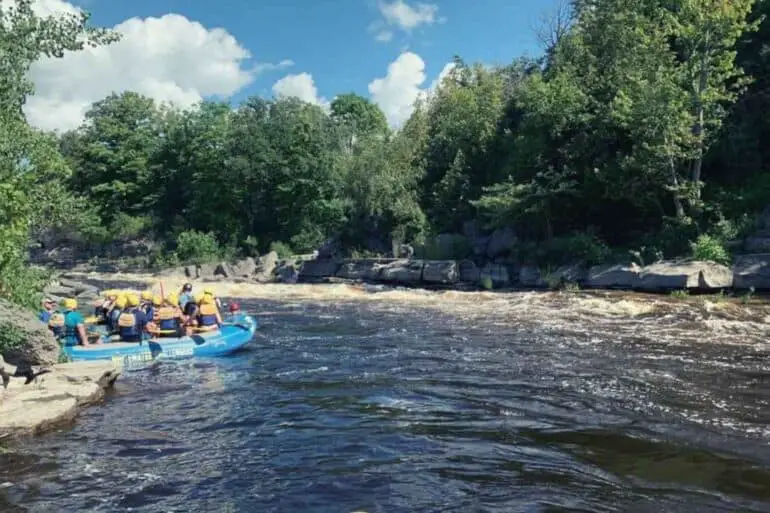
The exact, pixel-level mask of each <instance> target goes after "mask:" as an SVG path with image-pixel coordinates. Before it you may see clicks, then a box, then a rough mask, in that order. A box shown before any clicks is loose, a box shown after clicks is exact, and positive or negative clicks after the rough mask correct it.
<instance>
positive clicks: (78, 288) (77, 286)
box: [59, 278, 99, 296]
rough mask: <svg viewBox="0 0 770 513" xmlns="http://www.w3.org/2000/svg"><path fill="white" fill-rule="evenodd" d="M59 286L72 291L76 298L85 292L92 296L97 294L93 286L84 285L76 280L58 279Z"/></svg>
mask: <svg viewBox="0 0 770 513" xmlns="http://www.w3.org/2000/svg"><path fill="white" fill-rule="evenodd" d="M59 285H60V286H62V287H67V288H70V289H72V290H73V291H74V292H73V293H74V294H75V295H76V296H79V295H81V294H83V293H85V292H91V293H93V294H98V293H99V289H98V288H96V287H94V286H93V285H87V284H85V283H82V282H79V281H76V280H71V279H67V278H59Z"/></svg>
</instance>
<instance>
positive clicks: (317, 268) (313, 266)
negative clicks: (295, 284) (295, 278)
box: [299, 260, 340, 279]
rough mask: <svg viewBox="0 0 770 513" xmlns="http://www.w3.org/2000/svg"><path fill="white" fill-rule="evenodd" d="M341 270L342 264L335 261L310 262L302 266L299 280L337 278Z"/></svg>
mask: <svg viewBox="0 0 770 513" xmlns="http://www.w3.org/2000/svg"><path fill="white" fill-rule="evenodd" d="M339 268H340V264H339V263H337V262H335V261H334V260H320V261H319V260H309V261H307V262H305V263H304V264H303V265H302V269H301V270H300V271H299V278H300V279H305V278H310V279H316V278H327V277H330V276H335V275H336V274H337V271H338V270H339Z"/></svg>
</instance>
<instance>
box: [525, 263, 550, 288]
mask: <svg viewBox="0 0 770 513" xmlns="http://www.w3.org/2000/svg"><path fill="white" fill-rule="evenodd" d="M519 285H521V286H522V287H534V288H545V287H547V286H548V282H546V280H545V279H544V278H543V275H542V273H541V272H540V269H539V268H538V267H536V266H534V265H525V266H522V267H521V269H519Z"/></svg>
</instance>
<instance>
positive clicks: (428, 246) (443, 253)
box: [414, 233, 471, 260]
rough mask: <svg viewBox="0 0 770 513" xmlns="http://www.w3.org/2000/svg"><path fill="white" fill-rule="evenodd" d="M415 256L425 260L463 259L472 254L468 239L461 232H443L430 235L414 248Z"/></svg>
mask: <svg viewBox="0 0 770 513" xmlns="http://www.w3.org/2000/svg"><path fill="white" fill-rule="evenodd" d="M414 251H415V256H416V257H417V258H422V259H425V260H463V259H465V258H468V257H469V256H470V254H471V245H470V242H468V239H467V238H466V237H465V236H463V235H460V234H448V233H445V234H442V235H439V236H437V237H430V238H428V240H427V241H425V242H424V243H423V244H421V245H419V246H417V247H415V248H414Z"/></svg>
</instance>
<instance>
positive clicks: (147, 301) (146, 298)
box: [139, 290, 155, 320]
mask: <svg viewBox="0 0 770 513" xmlns="http://www.w3.org/2000/svg"><path fill="white" fill-rule="evenodd" d="M139 308H141V309H142V313H143V314H144V317H145V319H148V320H149V319H152V318H153V316H154V313H155V312H154V311H153V307H152V291H151V290H143V291H142V301H141V302H140V304H139Z"/></svg>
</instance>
